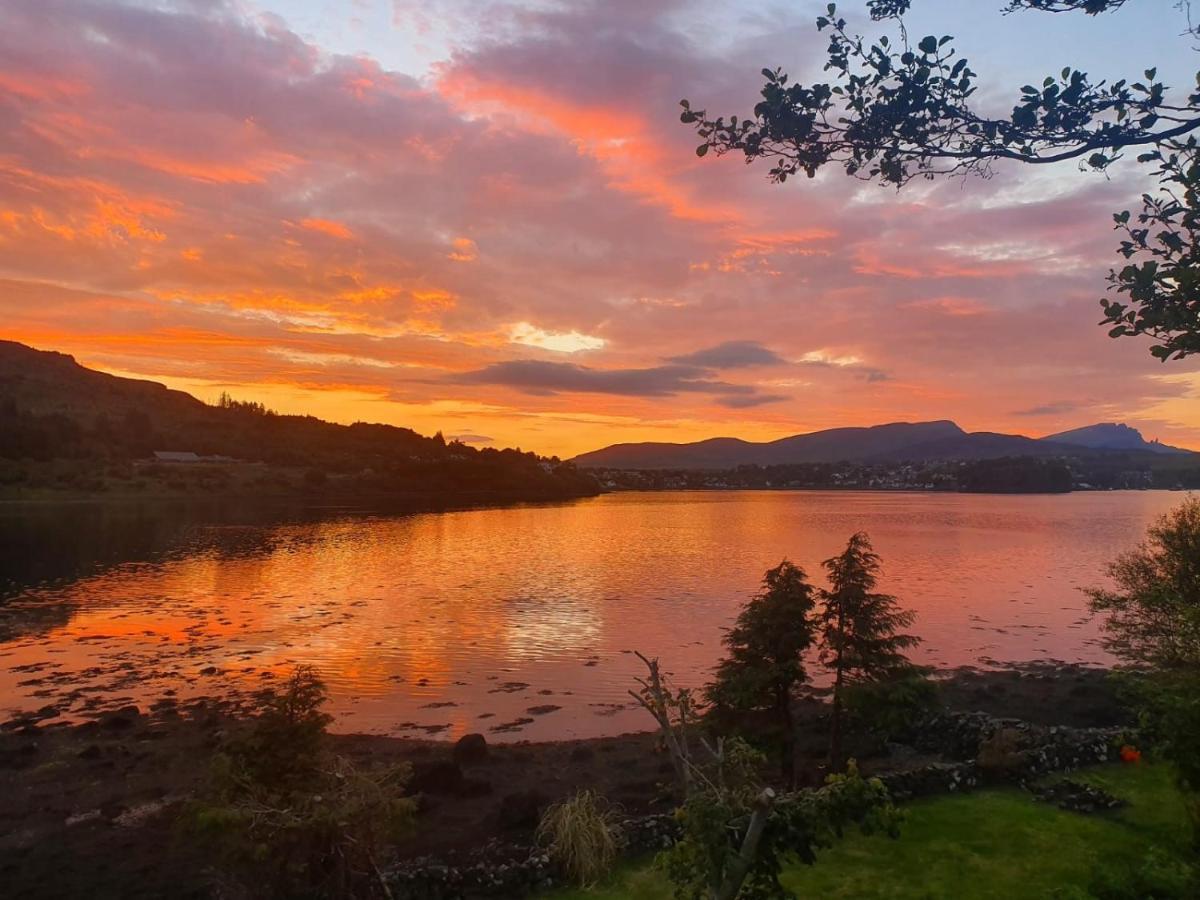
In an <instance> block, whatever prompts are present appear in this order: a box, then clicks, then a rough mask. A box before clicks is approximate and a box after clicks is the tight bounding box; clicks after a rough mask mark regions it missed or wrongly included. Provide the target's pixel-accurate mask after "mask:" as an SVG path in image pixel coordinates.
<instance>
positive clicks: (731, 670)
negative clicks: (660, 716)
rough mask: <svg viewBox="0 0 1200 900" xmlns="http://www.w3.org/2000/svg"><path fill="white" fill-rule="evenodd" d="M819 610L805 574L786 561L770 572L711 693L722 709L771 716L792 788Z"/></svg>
mask: <svg viewBox="0 0 1200 900" xmlns="http://www.w3.org/2000/svg"><path fill="white" fill-rule="evenodd" d="M815 606H816V591H815V590H814V588H813V586H812V585H811V584H809V582H808V576H807V575H806V574H805V572H804V570H803V569H801V568H800V567H799V566H795V565H793V564H792V563H790V562H788V561H787V560H786V559H785V560H784V561H783V562H781V563H780V564H779V565H778V566H776V567H775V568H773V569H769V570H768V571H767V573H766V574H765V575H764V576H763V587H762V590H761V591H760V592H759V594H758V595H757V596H756V597H754V598H753V599H751V600H750V602H749V603H747V604H746V606H745V607H744V608H743V609H742V612H741V614H740V615H739V616H738V618H737V621H736V622H735V623H734V626H733V628H731V629H730V630H729V632H728V633H727V634H726V635H725V638H724V644H725V647H726V648H727V649H728V651H729V655H728V656H727V657H726V658H725V659H723V660H722V661H721V662H720V664H719V665H718V667H717V673H716V679H715V681H714V682H713V683H712V684H710V685H708V687H707V689H706V694H707V697H708V700H709V702H711V703H712V704H713V705H714V706H716V707H719V708H724V709H730V710H736V711H741V712H752V711H761V710H765V711H768V712H769V713H770V714H771V716H772V717H773V718H774V720H775V723H776V724H777V725H778V727H779V729H780V732H781V735H782V744H783V776H784V779H785V780H786V781H787V783H789V784H791V783H792V782H793V781H794V778H795V759H794V757H795V724H794V722H793V720H792V706H791V701H792V692H793V690H794V689H795V687H796V685H798V684H801V683H803V682H804V681H805V680H806V679H807V677H808V674H807V672H806V671H805V668H804V653H805V651H806V650H808V649H809V648H810V647H812V646H813V643H814V642H815V640H816V620H815V619H814V618H813V609H814V607H815Z"/></svg>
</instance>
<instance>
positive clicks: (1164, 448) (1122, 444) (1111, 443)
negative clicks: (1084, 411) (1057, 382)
mask: <svg viewBox="0 0 1200 900" xmlns="http://www.w3.org/2000/svg"><path fill="white" fill-rule="evenodd" d="M1042 440H1043V441H1048V442H1051V443H1055V444H1070V445H1072V446H1079V447H1091V448H1092V449H1095V450H1146V451H1148V452H1150V453H1190V452H1191V451H1190V450H1183V449H1181V448H1179V447H1171V446H1168V445H1167V444H1160V443H1159V442H1158V441H1148V440H1146V439H1145V438H1143V437H1142V433H1141V432H1140V431H1138V430H1137V429H1136V428H1131V427H1130V426H1128V425H1122V424H1118V423H1116V422H1104V423H1101V424H1099V425H1088V426H1087V427H1085V428H1075V429H1072V430H1071V431H1062V432H1059V433H1058V434H1050V435H1047V436H1046V437H1044V438H1042Z"/></svg>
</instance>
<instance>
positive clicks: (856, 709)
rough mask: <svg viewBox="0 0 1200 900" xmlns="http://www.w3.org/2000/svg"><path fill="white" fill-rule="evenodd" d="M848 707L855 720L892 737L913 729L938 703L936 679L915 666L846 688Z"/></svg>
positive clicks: (875, 731) (878, 732)
mask: <svg viewBox="0 0 1200 900" xmlns="http://www.w3.org/2000/svg"><path fill="white" fill-rule="evenodd" d="M845 694H846V709H847V711H848V712H849V713H850V715H851V717H852V718H853V720H854V722H855V723H856V724H858V725H860V726H862V727H865V728H867V729H868V730H870V731H872V732H874V733H876V734H879V735H881V736H883V738H884V739H885V740H890V739H891V738H892V737H893V736H895V735H898V734H903V733H905V732H907V731H909V730H911V729H912V728H913V727H914V726H915V725H916V724H917V723H918V722H919V721H920V719H921V718H922V717H923V716H924V715H926V714H927V713H928V712H930V710H932V709H934V707H936V706H937V702H938V686H937V683H936V682H934V681H931V680H930V679H928V678H926V677H925V674H924V672H923V671H922V670H921V669H917V668H914V669H913V670H912V671H910V672H906V673H905V674H904V675H902V676H900V677H899V678H894V679H889V680H886V681H875V682H863V683H860V684H851V685H847V686H846V688H845Z"/></svg>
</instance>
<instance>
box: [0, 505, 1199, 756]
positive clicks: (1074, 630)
mask: <svg viewBox="0 0 1200 900" xmlns="http://www.w3.org/2000/svg"><path fill="white" fill-rule="evenodd" d="M1179 497H1180V495H1172V494H1167V493H1153V492H1130V493H1109V494H1071V495H1065V496H1053V497H1036V496H1035V497H1029V496H1025V497H999V496H979V495H959V494H882V493H791V492H778V493H774V492H761V493H753V492H746V493H686V492H681V493H663V494H624V495H621V494H618V495H609V496H605V497H601V498H598V499H595V500H587V501H581V502H577V503H571V504H564V505H558V506H529V507H516V508H507V509H487V510H470V511H462V512H446V513H432V514H418V515H406V516H363V517H341V518H337V519H332V520H326V521H318V522H303V523H299V524H279V525H268V526H237V527H232V526H207V527H206V528H204V529H203V530H202V532H201V533H202V536H203V540H202V541H199V543H197V544H195V545H192V544H188V543H187V542H181V543H180V544H179V546H177V547H175V548H174V549H173V550H172V551H170V552H168V553H166V554H165V555H162V556H160V557H159V558H157V559H156V560H155V561H152V562H148V563H147V562H141V563H126V564H121V565H117V566H116V567H115V568H111V569H109V570H107V571H104V572H101V573H98V574H94V575H90V576H87V577H83V578H80V579H78V580H76V581H74V582H71V583H68V584H66V585H65V586H58V587H45V588H39V589H35V590H33V591H32V592H31V595H27V596H26V597H24V598H23V602H36V604H38V605H41V606H43V607H52V608H55V609H57V610H58V611H59V617H58V618H57V619H55V620H53V622H52V623H51V624H49V625H46V624H44V623H43V625H42V626H40V627H34V626H33V625H30V626H29V629H28V630H27V631H25V632H23V633H21V632H19V633H18V636H17V637H16V638H15V639H13V640H10V641H9V642H7V643H0V708H5V707H10V708H12V709H14V710H15V709H32V708H37V707H40V706H43V705H46V704H47V703H49V702H60V701H61V702H63V703H64V706H69V709H70V712H71V714H73V715H82V714H85V713H86V711H87V705H88V704H89V702H96V701H99V700H103V701H115V700H117V699H121V700H123V702H129V701H130V700H132V701H135V702H138V703H149V702H151V701H153V700H154V699H156V698H158V697H160V696H162V695H163V694H164V692H167V691H174V692H175V693H176V695H177V696H179V697H181V698H182V697H187V696H192V695H200V694H214V693H217V694H219V693H223V692H228V691H242V692H245V691H248V690H253V689H256V688H258V687H259V686H261V685H263V684H267V683H270V679H271V677H278V676H279V675H280V674H282V673H285V672H286V671H288V670H289V669H290V668H291V667H292V666H293V665H294V664H296V663H299V662H306V663H312V664H314V665H316V666H317V667H318V668H319V669H320V671H321V672H322V674H323V676H324V677H325V678H326V680H327V681H328V683H329V686H330V690H331V694H332V702H331V711H332V712H333V713H334V714H335V715H336V716H337V718H338V727H340V728H342V729H346V730H361V731H374V732H384V733H414V732H415V733H418V734H420V733H433V734H438V735H441V736H446V737H454V736H457V735H460V734H463V733H465V732H468V731H476V730H482V731H489V730H490V729H492V728H494V727H496V726H502V725H505V724H506V723H513V722H518V721H520V720H522V719H527V720H531V721H529V722H526V723H524V724H522V725H520V726H519V727H516V728H514V730H512V731H500V732H495V733H492V734H491V736H492V737H493V738H497V739H506V738H534V739H536V738H561V737H570V736H592V735H600V734H611V733H616V732H620V731H625V730H629V729H633V728H642V727H644V726H645V724H646V723H645V722H644V721H642V719H641V717H640V715H639V714H638V712H637V711H636V710H633V709H631V708H629V706H628V702H627V701H628V696H627V695H626V690H627V689H628V687H629V685H630V684H631V677H632V675H633V674H634V673H635V672H636V671H637V662H636V660H635V659H634V658H632V656H631V655H630V652H629V651H631V650H635V649H636V650H641V651H643V652H645V653H647V654H651V655H658V656H660V657H662V659H663V661H664V664H665V665H666V666H667V667H668V668H669V669H670V670H671V671H673V672H675V673H676V675H677V678H678V679H679V681H680V682H682V683H686V684H693V685H694V684H700V683H702V682H703V681H704V680H705V678H706V677H707V673H708V671H709V670H710V668H711V666H712V665H713V663H714V662H715V661H716V660H717V658H718V657H719V655H720V639H721V634H722V629H723V628H725V627H726V626H727V625H728V624H729V622H730V621H731V619H732V617H733V616H734V615H735V614H736V612H737V609H738V606H739V604H740V603H741V602H742V601H743V600H744V599H745V598H746V597H748V596H750V595H751V594H752V593H753V592H754V591H755V590H756V588H757V585H758V581H759V579H760V578H761V575H762V572H763V571H764V570H765V569H766V568H768V567H769V566H772V565H775V564H777V563H778V562H779V560H780V559H781V558H783V557H784V556H788V557H790V558H791V559H792V560H793V561H794V562H797V563H798V564H800V565H802V566H804V567H805V568H806V569H807V570H808V571H809V573H810V575H811V576H812V577H813V578H814V580H817V581H819V580H820V566H819V563H820V560H822V559H824V558H826V557H828V556H830V555H832V554H833V553H834V552H836V551H837V550H838V549H840V545H841V544H842V543H843V542H844V541H845V539H846V537H847V536H849V535H850V534H851V533H852V532H854V531H856V530H859V529H865V530H867V531H868V532H870V534H871V536H872V538H873V539H874V542H875V545H876V547H877V549H878V550H879V552H880V553H881V554H882V555H883V558H884V563H885V574H884V586H885V587H886V589H887V590H889V591H890V592H892V593H894V594H896V595H898V596H899V597H900V598H901V601H902V602H903V603H904V604H905V605H907V606H909V607H912V608H913V609H915V610H917V612H918V620H917V624H916V626H915V628H914V630H915V631H916V632H917V633H919V634H920V635H921V636H922V637H923V638H924V639H925V643H924V644H923V645H922V647H921V648H920V651H919V654H918V655H919V657H920V658H921V659H922V660H923V661H926V662H930V663H933V664H937V665H943V666H949V665H960V664H980V663H987V662H989V661H992V660H1005V661H1007V660H1027V659H1037V658H1057V659H1064V660H1080V661H1089V662H1104V661H1106V656H1105V654H1104V652H1103V651H1102V649H1101V648H1099V647H1098V646H1097V643H1096V635H1097V630H1096V626H1095V623H1092V622H1088V621H1086V616H1085V610H1086V604H1085V600H1084V597H1083V595H1082V593H1081V592H1080V590H1079V589H1080V588H1081V587H1084V586H1087V585H1093V584H1098V583H1102V582H1103V568H1104V564H1105V563H1106V562H1107V561H1108V560H1109V559H1110V558H1111V557H1112V555H1113V554H1114V553H1116V552H1118V551H1120V550H1122V549H1125V548H1127V547H1129V546H1131V545H1133V544H1134V543H1135V542H1136V541H1137V540H1138V539H1139V537H1140V535H1141V532H1142V531H1143V529H1144V527H1145V525H1146V524H1147V523H1148V522H1149V521H1150V520H1151V519H1152V518H1153V517H1154V516H1156V515H1158V514H1159V513H1161V512H1163V511H1165V510H1166V509H1168V508H1169V507H1170V506H1171V505H1173V504H1174V503H1175V502H1176V501H1178V499H1179ZM213 667H215V669H216V670H217V674H212V668H213ZM205 673H208V674H205ZM73 691H75V692H77V693H76V694H75V695H74V696H73V697H72V698H70V699H69V702H68V701H67V700H64V699H63V698H65V697H67V695H68V694H70V693H71V692H73ZM555 707H557V708H555ZM531 710H536V712H534V711H531Z"/></svg>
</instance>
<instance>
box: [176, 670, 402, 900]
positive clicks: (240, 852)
mask: <svg viewBox="0 0 1200 900" xmlns="http://www.w3.org/2000/svg"><path fill="white" fill-rule="evenodd" d="M325 700H326V696H325V689H324V685H323V684H322V683H321V680H320V679H319V678H318V677H317V675H316V673H315V671H313V670H312V669H311V668H308V667H301V668H298V669H297V670H296V671H295V673H293V675H292V677H291V678H290V679H288V681H287V683H286V685H284V687H283V689H282V690H281V691H278V692H267V693H266V694H264V695H263V696H261V697H260V703H261V707H260V713H259V715H258V716H257V717H256V719H255V721H254V723H253V725H252V726H251V727H250V729H249V731H248V733H247V734H245V735H243V736H241V737H237V738H235V739H232V740H230V741H228V742H226V744H225V746H224V747H223V748H222V749H221V751H220V752H219V753H218V754H217V755H216V757H215V758H214V760H213V763H212V770H211V774H210V778H209V782H208V784H207V785H206V788H205V790H204V791H203V793H202V794H201V796H200V797H199V798H198V799H197V800H196V801H194V802H193V803H192V804H190V805H189V808H188V809H187V811H186V813H185V822H186V824H187V825H188V826H190V829H191V831H192V832H193V833H194V834H196V835H197V836H198V837H199V838H200V839H201V840H203V841H205V842H206V843H208V844H209V845H210V846H211V847H212V848H213V849H214V851H216V853H217V854H218V858H219V859H220V861H221V863H222V864H223V868H224V874H225V875H226V876H227V878H228V879H230V880H231V881H232V882H233V885H234V886H235V887H237V888H240V890H241V893H242V894H243V895H244V896H248V897H279V898H285V897H286V898H298V897H323V898H328V897H374V896H387V894H388V890H387V888H386V886H385V884H384V882H383V878H382V876H381V874H380V871H379V858H380V855H381V854H382V852H383V851H384V849H385V848H386V847H387V845H388V843H389V842H391V841H393V840H395V839H397V838H398V837H400V836H401V835H402V834H403V833H404V831H406V830H407V828H408V827H409V826H410V825H411V822H412V819H413V815H414V812H415V804H414V802H413V801H412V800H410V799H406V798H405V797H404V796H403V794H404V785H405V782H406V781H407V779H408V777H409V774H410V773H409V770H408V767H407V766H396V767H390V768H385V769H378V770H370V771H367V770H360V769H357V768H356V767H355V766H353V765H352V764H351V763H350V762H348V761H347V760H345V759H342V758H340V757H336V756H333V755H332V754H330V753H328V751H327V749H326V747H325V726H326V725H327V724H328V722H329V721H330V718H329V716H327V715H325V714H324V713H323V712H322V711H321V707H322V705H323V704H324V703H325Z"/></svg>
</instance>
